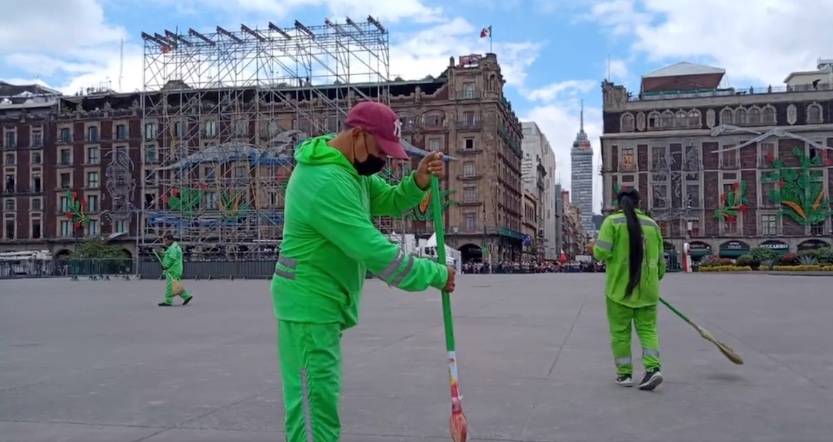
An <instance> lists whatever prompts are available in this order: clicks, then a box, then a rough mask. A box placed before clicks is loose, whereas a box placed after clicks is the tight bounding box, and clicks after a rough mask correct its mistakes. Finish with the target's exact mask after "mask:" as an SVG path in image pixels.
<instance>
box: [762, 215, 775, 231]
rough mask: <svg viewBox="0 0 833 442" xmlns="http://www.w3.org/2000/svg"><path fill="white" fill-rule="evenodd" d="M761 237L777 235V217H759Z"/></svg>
mask: <svg viewBox="0 0 833 442" xmlns="http://www.w3.org/2000/svg"><path fill="white" fill-rule="evenodd" d="M761 235H763V236H775V235H778V215H761Z"/></svg>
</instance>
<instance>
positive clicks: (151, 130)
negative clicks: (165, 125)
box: [145, 122, 156, 140]
mask: <svg viewBox="0 0 833 442" xmlns="http://www.w3.org/2000/svg"><path fill="white" fill-rule="evenodd" d="M155 139H156V122H150V123H145V140H155Z"/></svg>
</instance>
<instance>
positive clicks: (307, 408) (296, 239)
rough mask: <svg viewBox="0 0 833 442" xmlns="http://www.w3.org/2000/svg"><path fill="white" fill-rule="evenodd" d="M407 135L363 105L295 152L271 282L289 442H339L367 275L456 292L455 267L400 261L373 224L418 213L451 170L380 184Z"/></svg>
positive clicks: (432, 168) (437, 160) (381, 112)
mask: <svg viewBox="0 0 833 442" xmlns="http://www.w3.org/2000/svg"><path fill="white" fill-rule="evenodd" d="M400 127H401V124H400V122H399V119H398V118H397V116H396V114H395V113H394V112H393V110H392V109H390V108H389V107H388V106H386V105H384V104H381V103H375V102H362V103H359V104H357V105H356V106H354V107H353V108H352V109H351V110H350V112H349V113H348V115H347V119H346V120H345V128H344V130H343V131H342V132H340V133H338V134H336V135H325V136H321V137H315V138H310V139H308V140H306V141H305V142H304V143H302V144H301V146H300V147H299V148H298V150H297V152H296V153H295V160H296V163H297V164H296V167H295V169H294V170H293V172H292V175H291V177H290V179H289V183H288V185H287V189H286V206H285V219H284V231H283V239H282V242H281V251H280V256H279V258H278V262H277V263H276V265H275V274H274V277H273V278H272V300H273V305H274V314H275V317H276V319H277V321H278V352H279V359H280V366H281V375H282V379H283V398H284V408H285V419H284V425H285V431H286V440H287V441H289V442H309V441H315V442H333V441H337V440H339V436H340V431H341V423H340V420H339V413H338V406H339V405H338V403H339V396H340V391H341V335H342V331H343V330H345V329H347V328H349V327H352V326H354V325H356V323H357V322H358V320H359V302H360V300H361V291H362V286H363V285H364V281H365V277H366V274H367V272H368V271H370V272H371V273H372V274H374V275H375V276H376V277H378V278H379V279H381V280H383V281H385V282H386V283H387V284H388V285H390V286H392V287H397V288H400V289H403V290H407V291H421V290H425V289H427V288H429V287H434V288H437V289H445V290H447V291H453V290H454V281H455V278H454V270H453V268H452V267H448V266H445V265H440V264H438V263H436V262H434V261H432V260H429V259H421V258H416V257H414V256H411V255H409V254H406V253H403V251H402V250H400V249H399V248H398V247H397V246H396V245H394V244H393V243H391V242H390V241H389V240H388V239H387V238H386V237H385V236H384V235H382V233H381V232H379V230H377V229H376V227H375V226H374V225H373V217H375V216H397V215H401V214H402V213H404V212H405V211H407V210H408V209H410V208H412V207H415V206H417V205H418V204H419V202H420V201H421V200H422V198H423V196H424V195H425V192H426V190H427V189H428V188H429V185H430V179H431V176H432V175H436V176H441V175H442V174H443V171H444V170H445V168H444V164H443V156H442V153H439V152H437V153H433V154H430V155H428V156H426V157H425V158H424V159H423V160H422V161H421V162H420V164H419V167H418V168H417V170H416V172H415V173H412V174H410V175H408V176H406V177H404V178H403V179H402V181H401V182H400V183H399V184H398V185H396V186H391V185H389V184H388V183H387V182H386V181H385V180H384V179H383V178H381V177H379V176H377V175H376V173H377V172H380V171H381V170H382V169H383V168H384V167H385V165H386V162H387V159H388V158H394V159H400V160H406V159H407V158H408V156H407V154H406V152H405V150H404V148H403V147H402V146H401V144H400V141H399V134H400Z"/></svg>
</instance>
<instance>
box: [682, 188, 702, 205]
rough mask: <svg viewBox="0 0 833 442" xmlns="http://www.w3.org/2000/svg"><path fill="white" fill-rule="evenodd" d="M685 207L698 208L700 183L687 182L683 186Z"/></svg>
mask: <svg viewBox="0 0 833 442" xmlns="http://www.w3.org/2000/svg"><path fill="white" fill-rule="evenodd" d="M685 194H686V207H687V208H689V209H699V208H700V185H699V184H687V185H686V186H685Z"/></svg>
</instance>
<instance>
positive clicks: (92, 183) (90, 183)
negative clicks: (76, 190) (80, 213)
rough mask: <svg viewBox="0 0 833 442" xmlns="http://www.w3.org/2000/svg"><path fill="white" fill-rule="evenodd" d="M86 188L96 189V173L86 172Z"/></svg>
mask: <svg viewBox="0 0 833 442" xmlns="http://www.w3.org/2000/svg"><path fill="white" fill-rule="evenodd" d="M87 187H89V188H90V189H98V172H87Z"/></svg>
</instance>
